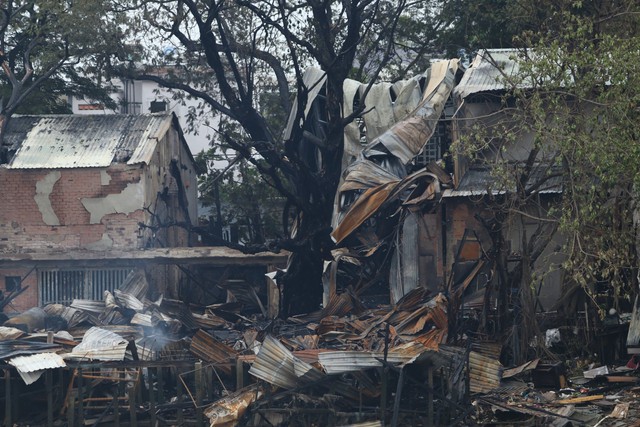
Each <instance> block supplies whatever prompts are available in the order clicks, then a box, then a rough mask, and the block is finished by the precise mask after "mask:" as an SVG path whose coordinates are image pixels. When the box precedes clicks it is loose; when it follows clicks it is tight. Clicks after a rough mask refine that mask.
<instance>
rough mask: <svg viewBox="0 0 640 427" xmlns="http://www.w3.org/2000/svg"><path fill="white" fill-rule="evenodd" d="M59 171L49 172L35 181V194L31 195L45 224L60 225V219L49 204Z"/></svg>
mask: <svg viewBox="0 0 640 427" xmlns="http://www.w3.org/2000/svg"><path fill="white" fill-rule="evenodd" d="M61 176H62V175H61V173H60V171H53V172H49V173H48V174H47V175H46V176H45V177H44V178H42V179H41V180H39V181H38V182H36V194H35V196H33V199H34V200H35V202H36V204H37V205H38V209H39V210H40V213H41V214H42V221H43V222H44V223H45V224H47V225H60V220H59V219H58V216H57V215H56V213H55V212H54V210H53V206H52V205H51V199H50V196H51V193H52V192H53V186H54V185H55V184H56V182H58V180H59V179H60V177H61Z"/></svg>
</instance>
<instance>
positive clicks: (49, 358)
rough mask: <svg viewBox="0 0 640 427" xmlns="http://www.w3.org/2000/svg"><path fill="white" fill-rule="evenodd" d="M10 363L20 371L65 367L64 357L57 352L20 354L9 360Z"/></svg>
mask: <svg viewBox="0 0 640 427" xmlns="http://www.w3.org/2000/svg"><path fill="white" fill-rule="evenodd" d="M9 364H10V365H13V366H15V367H16V369H17V370H18V371H20V372H36V371H41V370H43V369H56V368H64V367H65V366H67V364H66V363H64V359H63V358H62V356H60V355H59V354H57V353H37V354H31V355H29V356H18V357H14V358H13V359H10V360H9Z"/></svg>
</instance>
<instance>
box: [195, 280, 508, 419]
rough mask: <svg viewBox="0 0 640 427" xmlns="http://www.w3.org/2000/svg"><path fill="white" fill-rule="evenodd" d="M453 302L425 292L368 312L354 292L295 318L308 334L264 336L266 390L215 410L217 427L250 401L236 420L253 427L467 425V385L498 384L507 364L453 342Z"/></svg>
mask: <svg viewBox="0 0 640 427" xmlns="http://www.w3.org/2000/svg"><path fill="white" fill-rule="evenodd" d="M446 305H447V301H446V298H445V297H444V296H443V295H442V294H438V295H436V296H435V297H433V298H429V296H428V292H426V291H424V290H423V289H415V290H413V291H411V292H409V293H408V294H406V295H405V296H404V297H403V298H401V300H400V301H399V302H398V303H397V304H394V305H388V306H380V307H376V308H374V309H365V308H363V307H362V306H361V305H360V304H359V303H358V302H357V301H356V300H354V299H353V297H352V296H350V295H349V294H346V293H345V294H341V295H340V296H337V297H335V298H333V299H332V300H331V302H330V303H329V305H328V306H327V307H325V308H324V309H323V310H322V311H320V312H318V313H313V314H309V315H306V316H304V317H297V318H295V319H290V320H291V321H293V322H295V323H298V324H300V325H303V326H304V329H297V330H293V331H291V330H290V328H291V324H288V325H279V326H280V327H279V328H276V327H275V326H274V327H273V328H270V330H267V331H263V332H261V333H260V334H259V335H258V338H259V337H260V335H262V334H263V333H264V334H265V335H264V338H263V339H262V340H261V343H260V345H259V346H256V348H257V355H256V356H255V357H253V358H246V359H244V360H245V361H246V362H248V363H250V364H251V367H250V369H249V371H248V373H249V374H251V375H253V376H254V377H255V378H256V379H258V383H257V384H255V385H252V386H250V387H249V388H245V389H241V390H239V391H237V392H236V393H235V394H233V395H232V396H230V397H229V398H228V399H224V400H222V401H220V402H216V403H214V404H212V405H211V406H210V408H209V409H208V411H207V414H209V416H210V420H211V425H212V426H213V425H218V424H216V419H217V418H216V417H220V416H221V414H223V413H224V414H225V416H226V418H225V419H227V420H228V419H230V418H229V417H231V414H230V410H229V409H227V408H228V407H229V401H228V400H229V399H232V400H234V401H236V402H237V401H239V400H241V401H242V402H243V405H242V408H243V409H242V411H237V412H236V417H237V418H235V419H236V420H238V419H239V418H240V417H241V416H242V414H243V413H244V418H243V419H242V423H241V424H242V425H251V426H258V425H265V424H266V425H288V424H287V423H289V422H291V420H295V425H298V424H300V425H305V423H308V424H309V425H311V424H313V425H352V424H356V423H363V424H362V425H386V424H387V423H388V422H391V424H392V425H450V424H452V423H455V422H456V420H460V419H463V418H464V417H466V416H467V415H468V411H467V410H466V408H465V407H464V406H463V405H464V404H463V402H464V400H465V399H466V396H467V390H466V388H467V387H468V386H469V385H470V389H471V391H472V392H482V391H487V390H490V389H492V388H494V387H496V386H497V385H499V383H500V376H501V369H502V367H501V365H500V363H499V362H498V361H497V358H496V357H495V353H494V354H492V355H490V356H488V355H484V354H481V353H479V352H477V351H474V350H473V349H471V348H469V349H465V348H458V347H452V346H447V345H444V344H443V343H444V342H445V341H446V338H447V313H446ZM275 330H277V331H278V334H277V336H278V338H276V334H275V332H274V331H275ZM269 331H270V332H269ZM467 378H468V379H469V382H470V384H467ZM264 383H266V384H264ZM394 391H395V393H394ZM231 418H233V417H231ZM225 425H226V424H225ZM357 425H360V424H357Z"/></svg>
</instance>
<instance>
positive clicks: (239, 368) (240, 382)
mask: <svg viewBox="0 0 640 427" xmlns="http://www.w3.org/2000/svg"><path fill="white" fill-rule="evenodd" d="M242 387H244V361H243V360H242V359H241V358H240V356H237V357H236V390H240V389H241V388H242Z"/></svg>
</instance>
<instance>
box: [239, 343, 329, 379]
mask: <svg viewBox="0 0 640 427" xmlns="http://www.w3.org/2000/svg"><path fill="white" fill-rule="evenodd" d="M249 373H250V374H251V375H253V376H255V377H256V378H260V379H262V380H264V381H266V382H268V383H269V384H273V385H277V386H278V387H283V388H294V387H296V386H297V385H298V384H309V383H313V382H316V381H319V380H321V379H322V378H323V377H324V373H323V372H321V371H319V370H318V369H316V368H315V367H313V366H312V365H310V364H309V363H307V362H305V361H303V360H301V359H299V358H297V357H296V356H294V355H293V353H291V352H290V351H289V350H288V349H287V348H286V347H285V346H284V345H283V344H282V343H281V342H280V341H278V340H277V339H276V338H273V337H272V336H271V335H267V336H266V337H265V339H264V341H263V342H262V346H261V347H260V351H259V352H258V355H257V356H256V359H255V361H254V362H253V365H251V369H249Z"/></svg>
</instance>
